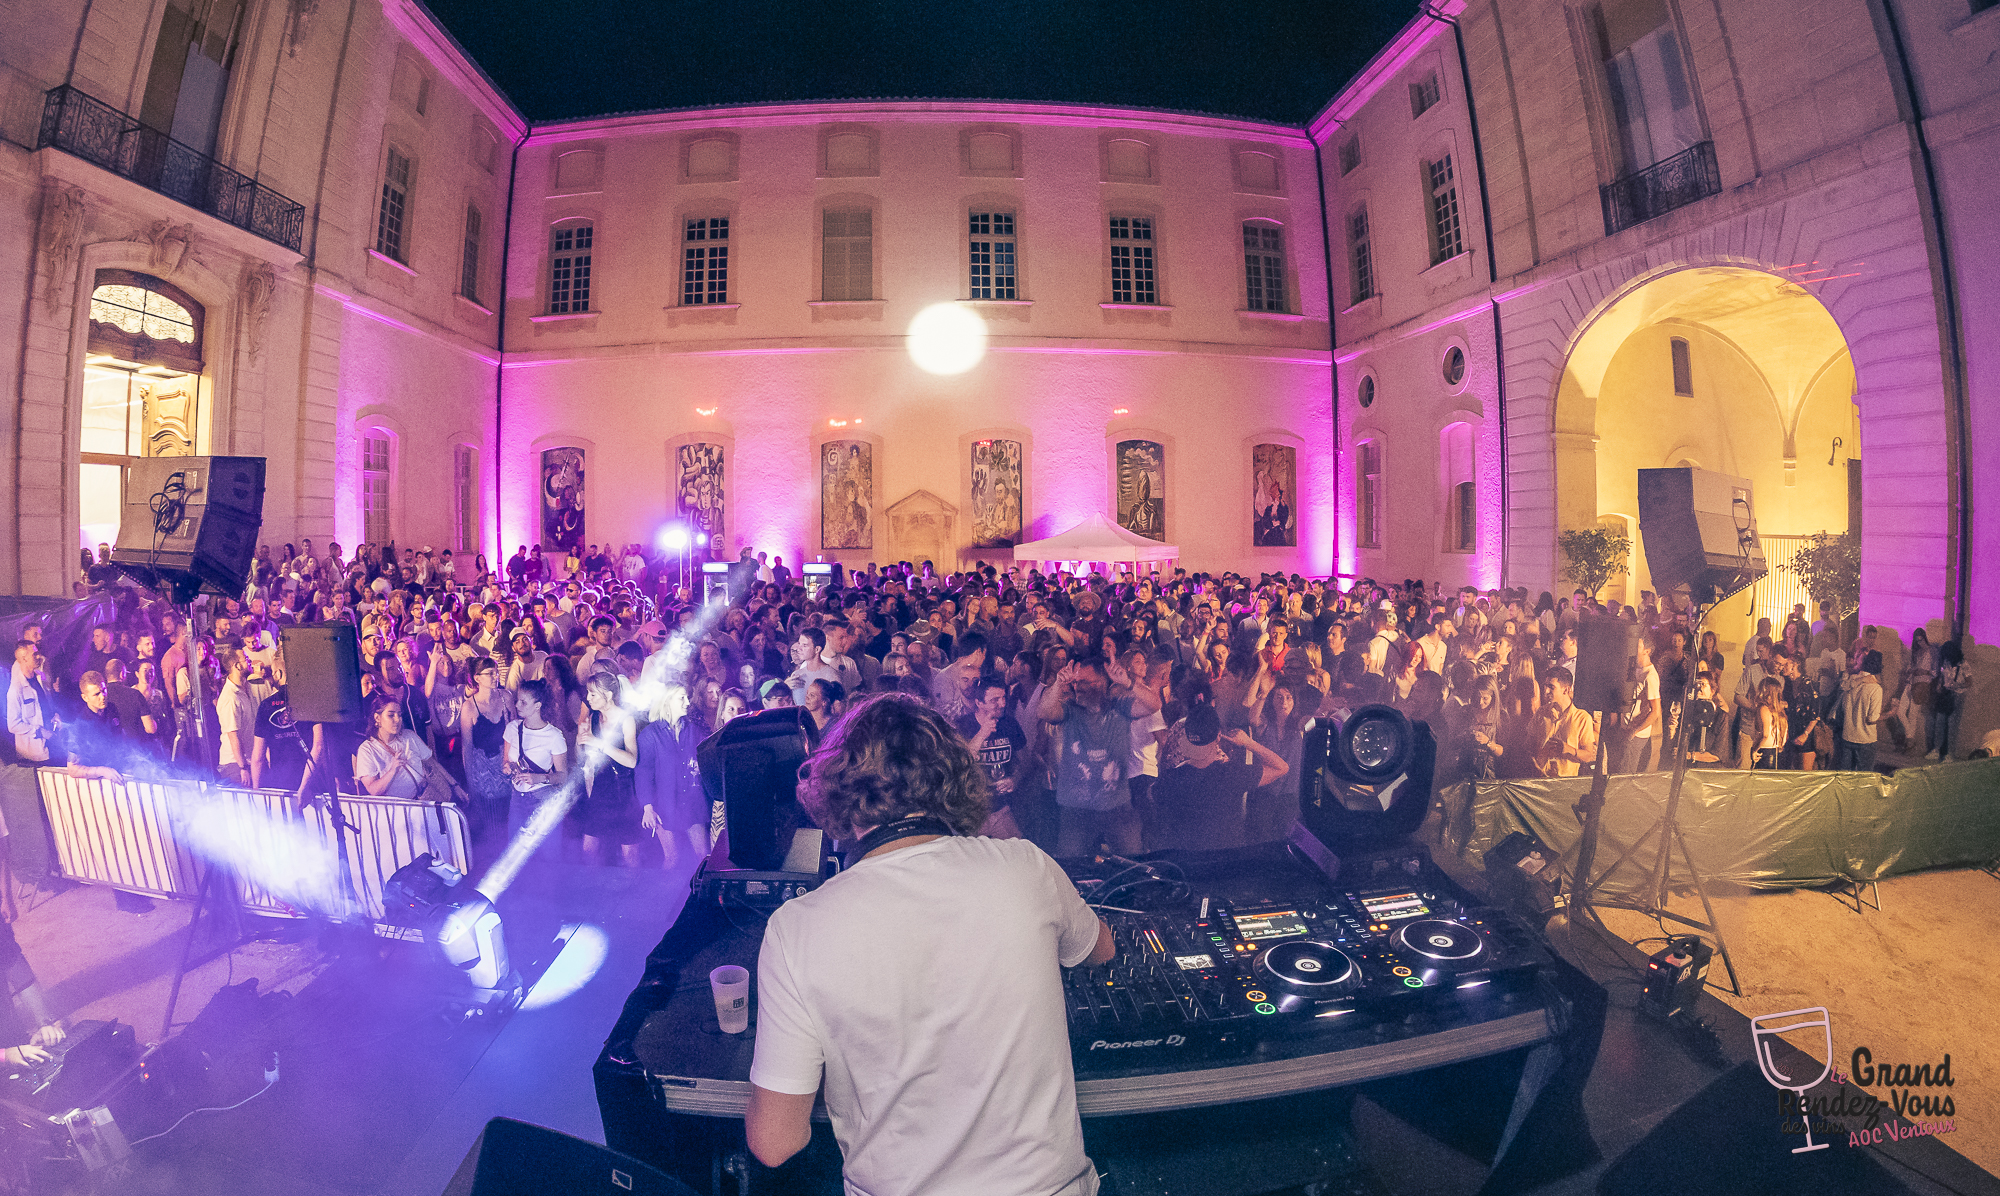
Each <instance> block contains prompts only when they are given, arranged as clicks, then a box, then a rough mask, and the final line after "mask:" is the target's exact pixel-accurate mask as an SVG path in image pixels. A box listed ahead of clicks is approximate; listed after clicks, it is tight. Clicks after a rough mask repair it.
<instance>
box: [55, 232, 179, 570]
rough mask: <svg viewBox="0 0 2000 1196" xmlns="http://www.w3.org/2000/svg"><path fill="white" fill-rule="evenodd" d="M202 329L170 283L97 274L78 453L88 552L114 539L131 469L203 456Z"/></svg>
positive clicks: (107, 272) (147, 277) (81, 511)
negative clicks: (147, 461)
mask: <svg viewBox="0 0 2000 1196" xmlns="http://www.w3.org/2000/svg"><path fill="white" fill-rule="evenodd" d="M203 319H204V313H203V310H202V306H201V304H199V303H197V302H195V301H194V299H193V298H191V297H190V296H189V295H188V294H187V292H185V291H182V290H181V289H180V288H178V287H176V286H174V285H173V284H171V283H168V282H163V281H161V280H160V279H157V278H154V277H153V276H151V275H149V274H135V273H133V272H131V271H129V270H99V271H98V272H97V277H96V282H95V285H94V286H93V287H92V289H91V293H90V335H89V340H88V342H87V346H86V352H85V356H84V367H83V418H82V427H81V430H80V431H81V435H80V438H79V440H78V446H77V447H78V449H79V455H78V464H79V470H78V486H79V506H78V512H79V516H80V519H79V522H80V523H81V524H82V528H83V535H84V542H85V547H89V546H90V545H91V544H92V543H101V542H108V541H110V540H111V539H113V538H114V537H116V535H117V532H118V523H119V517H120V514H121V512H122V506H123V502H124V498H123V495H124V487H125V476H126V470H127V469H128V468H129V467H130V466H131V464H132V462H134V461H135V460H138V459H139V458H142V457H190V456H194V455H195V454H197V453H200V452H202V451H204V445H205V443H206V441H207V429H206V426H205V420H206V419H207V414H208V412H207V407H208V404H207V401H206V400H207V395H206V394H205V392H204V384H203V379H202V372H201V371H202V324H203Z"/></svg>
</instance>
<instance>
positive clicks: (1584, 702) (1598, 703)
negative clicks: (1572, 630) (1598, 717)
mask: <svg viewBox="0 0 2000 1196" xmlns="http://www.w3.org/2000/svg"><path fill="white" fill-rule="evenodd" d="M1638 655H1639V625H1638V624H1637V623H1627V622H1626V621H1625V620H1623V619H1610V618H1605V617H1603V616H1596V617H1590V618H1584V619H1581V620H1579V621H1578V622H1577V625H1576V695H1575V697H1574V698H1573V699H1572V700H1573V701H1574V702H1575V703H1576V706H1577V709H1579V710H1608V711H1611V712H1613V713H1623V712H1624V711H1626V710H1628V709H1630V708H1631V706H1632V693H1633V685H1634V682H1633V681H1632V662H1633V661H1634V660H1636V659H1637V658H1638Z"/></svg>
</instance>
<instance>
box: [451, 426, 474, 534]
mask: <svg viewBox="0 0 2000 1196" xmlns="http://www.w3.org/2000/svg"><path fill="white" fill-rule="evenodd" d="M478 471H479V462H478V457H477V454H476V453H475V452H474V450H473V448H472V446H471V445H469V444H460V445H455V446H453V448H452V451H451V475H452V488H451V493H452V521H451V525H452V529H453V531H454V538H453V541H452V550H453V551H455V552H471V551H473V549H474V546H475V545H476V544H478V543H479V484H478Z"/></svg>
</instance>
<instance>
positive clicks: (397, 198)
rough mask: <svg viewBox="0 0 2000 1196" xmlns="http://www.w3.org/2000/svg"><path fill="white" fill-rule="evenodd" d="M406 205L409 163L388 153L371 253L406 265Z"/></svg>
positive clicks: (393, 151)
mask: <svg viewBox="0 0 2000 1196" xmlns="http://www.w3.org/2000/svg"><path fill="white" fill-rule="evenodd" d="M409 205H410V160H409V159H408V158H405V157H404V156H403V155H401V154H399V153H397V152H396V151H395V150H393V149H391V150H390V151H389V164H388V166H387V167H385V168H384V169H383V171H382V210H381V212H380V213H378V214H377V215H376V218H375V252H377V253H379V254H381V255H382V256H383V257H388V258H394V259H396V260H397V261H399V262H408V261H409V258H407V257H405V256H404V252H403V230H404V222H405V220H406V218H407V212H408V210H409Z"/></svg>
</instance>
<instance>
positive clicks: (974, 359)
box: [910, 303, 986, 374]
mask: <svg viewBox="0 0 2000 1196" xmlns="http://www.w3.org/2000/svg"><path fill="white" fill-rule="evenodd" d="M984 356H986V321H984V320H982V319H980V318H979V315H978V313H977V312H974V311H972V310H971V309H970V308H966V307H961V306H959V305H958V304H956V303H934V304H932V305H931V306H929V307H926V308H925V309H924V310H922V311H920V312H918V313H917V318H916V319H914V320H911V321H910V360H911V361H914V362H916V363H917V368H918V369H920V370H923V371H924V372H925V373H927V374H963V373H964V372H965V371H967V370H969V369H971V368H972V367H973V366H975V365H978V364H979V359H980V358H981V357H984Z"/></svg>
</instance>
